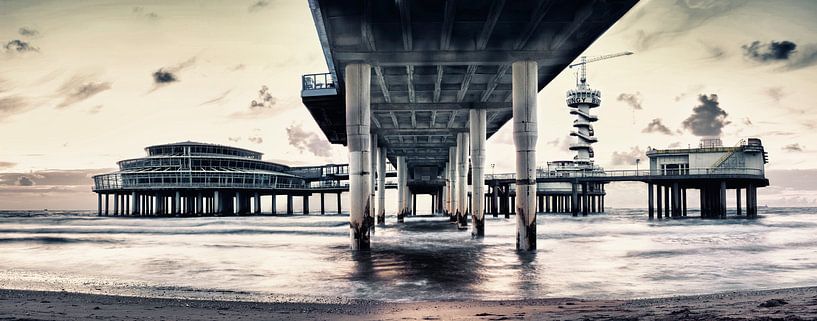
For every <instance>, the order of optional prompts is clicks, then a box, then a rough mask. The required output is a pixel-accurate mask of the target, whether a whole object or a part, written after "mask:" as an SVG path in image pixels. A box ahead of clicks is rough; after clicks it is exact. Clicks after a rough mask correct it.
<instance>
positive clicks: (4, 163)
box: [0, 161, 17, 169]
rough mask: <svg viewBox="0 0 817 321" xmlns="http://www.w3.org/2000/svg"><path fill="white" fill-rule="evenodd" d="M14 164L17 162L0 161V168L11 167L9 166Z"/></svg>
mask: <svg viewBox="0 0 817 321" xmlns="http://www.w3.org/2000/svg"><path fill="white" fill-rule="evenodd" d="M15 165H17V163H12V162H2V161H0V169H6V168H11V167H14V166H15Z"/></svg>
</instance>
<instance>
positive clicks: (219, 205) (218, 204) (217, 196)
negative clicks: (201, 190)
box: [213, 191, 224, 214]
mask: <svg viewBox="0 0 817 321" xmlns="http://www.w3.org/2000/svg"><path fill="white" fill-rule="evenodd" d="M213 213H214V214H224V200H223V199H222V195H221V192H220V191H214V192H213Z"/></svg>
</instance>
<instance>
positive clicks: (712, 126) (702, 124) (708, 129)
mask: <svg viewBox="0 0 817 321" xmlns="http://www.w3.org/2000/svg"><path fill="white" fill-rule="evenodd" d="M698 100H699V101H700V102H701V104H700V105H698V106H695V107H694V108H693V109H692V115H690V116H689V117H688V118H687V119H685V120H684V122H683V123H682V125H683V126H684V128H685V129H689V130H690V131H692V133H693V134H694V135H695V136H707V137H708V136H716V137H718V136H720V135H721V131H722V130H723V127H724V126H726V125H728V124H730V123H731V122H729V121H727V120H726V117H727V116H729V114H727V113H726V111H724V110H723V109H721V107H720V105H719V103H718V95H715V94H711V95H709V96H708V97H707V96H706V95H698Z"/></svg>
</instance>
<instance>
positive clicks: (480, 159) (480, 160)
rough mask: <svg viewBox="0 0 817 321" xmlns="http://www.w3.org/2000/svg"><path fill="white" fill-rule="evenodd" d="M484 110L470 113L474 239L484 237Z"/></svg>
mask: <svg viewBox="0 0 817 321" xmlns="http://www.w3.org/2000/svg"><path fill="white" fill-rule="evenodd" d="M486 114H487V112H486V111H485V109H471V111H470V115H469V117H470V121H471V126H470V127H471V128H470V134H469V136H470V140H471V223H472V224H473V226H474V227H473V229H472V230H471V235H473V236H474V237H483V236H485V212H484V209H485V206H484V205H485V204H484V202H485V197H484V195H485V136H486V134H487V131H486V126H485V124H486V120H485V116H486Z"/></svg>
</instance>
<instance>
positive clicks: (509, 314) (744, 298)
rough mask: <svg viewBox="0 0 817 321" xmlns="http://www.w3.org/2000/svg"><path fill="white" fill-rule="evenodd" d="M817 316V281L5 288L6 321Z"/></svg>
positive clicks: (1, 313)
mask: <svg viewBox="0 0 817 321" xmlns="http://www.w3.org/2000/svg"><path fill="white" fill-rule="evenodd" d="M99 319H117V320H181V319H184V320H577V319H581V320H679V319H683V320H735V319H748V320H815V319H817V287H807V288H791V289H777V290H764V291H749V292H728V293H718V294H707V295H695V296H679V297H670V298H651V299H638V300H581V299H574V298H562V299H533V300H515V301H448V302H416V303H390V302H378V301H353V302H351V303H349V302H345V303H337V302H331V300H328V301H327V303H274V302H273V303H269V302H263V303H262V302H235V301H207V300H181V299H157V298H142V297H125V296H107V295H95V294H81V293H69V292H38V291H22V290H0V320H99Z"/></svg>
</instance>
